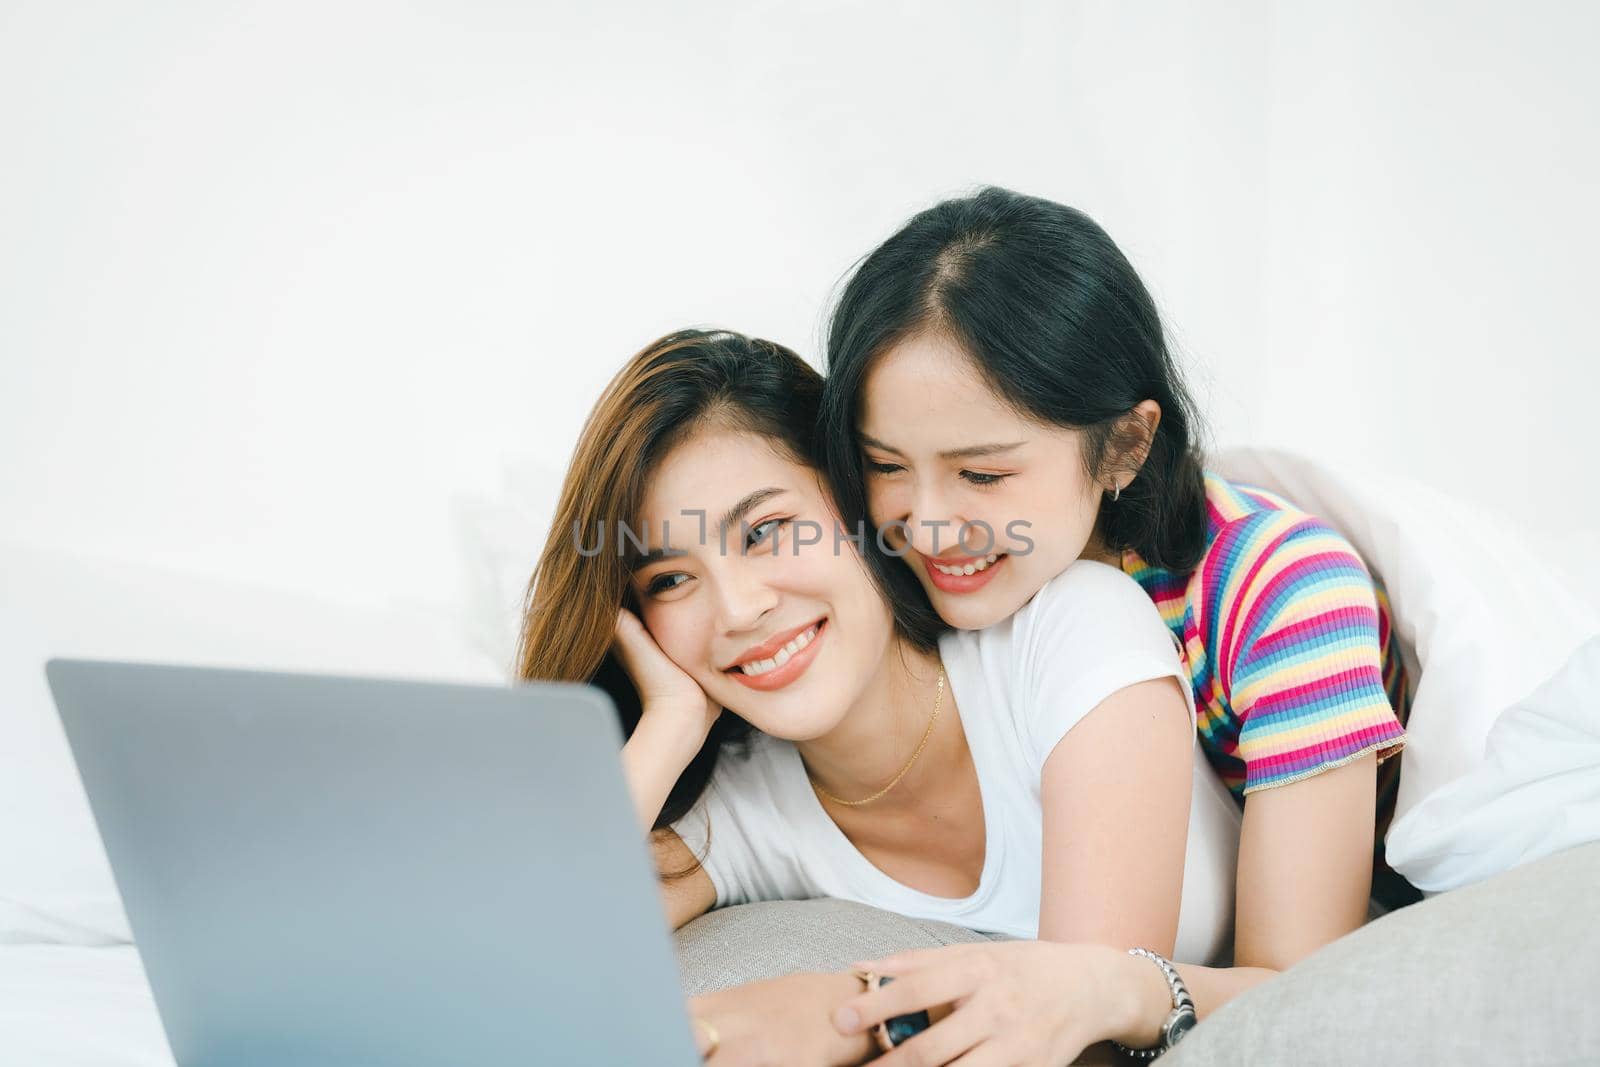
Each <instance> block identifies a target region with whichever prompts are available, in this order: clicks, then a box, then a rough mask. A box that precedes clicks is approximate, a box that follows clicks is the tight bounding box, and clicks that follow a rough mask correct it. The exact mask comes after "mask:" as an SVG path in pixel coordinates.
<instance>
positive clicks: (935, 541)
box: [886, 486, 981, 556]
mask: <svg viewBox="0 0 1600 1067" xmlns="http://www.w3.org/2000/svg"><path fill="white" fill-rule="evenodd" d="M892 517H893V518H899V519H900V520H901V521H902V522H904V523H905V524H906V527H907V529H905V530H899V531H897V538H896V539H901V538H904V539H908V540H909V541H910V544H911V548H912V549H914V550H915V551H916V552H918V553H919V554H921V555H924V556H939V555H947V554H949V553H951V552H955V551H959V546H958V544H957V541H958V540H959V538H960V536H961V526H962V524H963V523H965V522H966V521H967V520H966V517H965V516H964V515H960V514H958V513H957V512H955V511H954V510H952V509H951V507H950V504H949V502H948V501H947V500H946V499H945V498H944V496H943V494H941V493H939V492H938V491H937V488H936V487H934V486H928V487H926V488H924V487H920V486H919V487H918V488H917V489H916V490H915V491H914V492H913V493H912V494H911V510H910V511H908V512H906V513H905V515H903V516H892ZM969 536H978V537H980V538H981V534H975V535H969ZM886 540H887V539H886Z"/></svg>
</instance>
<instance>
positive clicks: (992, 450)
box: [861, 434, 1028, 459]
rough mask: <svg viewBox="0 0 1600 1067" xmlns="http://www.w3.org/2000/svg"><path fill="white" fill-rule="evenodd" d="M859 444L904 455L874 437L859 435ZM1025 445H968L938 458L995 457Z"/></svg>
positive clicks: (953, 449) (947, 450)
mask: <svg viewBox="0 0 1600 1067" xmlns="http://www.w3.org/2000/svg"><path fill="white" fill-rule="evenodd" d="M861 443H862V444H864V445H870V446H872V447H873V448H878V449H882V450H883V451H885V452H893V453H894V454H895V455H897V456H903V455H905V453H904V452H902V451H900V450H899V449H898V448H896V447H894V446H893V445H886V444H884V443H883V442H882V441H880V440H878V439H877V438H876V437H869V436H868V435H866V434H862V435H861ZM1027 443H1028V442H1026V441H1012V442H1011V443H1010V444H991V445H968V446H967V447H965V448H950V449H946V450H945V451H943V452H940V453H939V458H940V459H972V458H973V457H975V456H997V455H999V454H1000V453H1002V452H1010V451H1011V450H1012V449H1016V448H1021V447H1022V446H1023V445H1025V444H1027Z"/></svg>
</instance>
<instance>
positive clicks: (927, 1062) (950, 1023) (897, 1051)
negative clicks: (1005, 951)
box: [872, 982, 992, 1067]
mask: <svg viewBox="0 0 1600 1067" xmlns="http://www.w3.org/2000/svg"><path fill="white" fill-rule="evenodd" d="M899 984H900V983H898V982H896V983H895V985H899ZM990 1036H991V1035H990V1033H989V1032H988V1030H987V1028H986V1027H985V1026H984V1024H983V1022H982V1020H981V1016H980V1015H979V1014H978V1013H977V1012H975V1011H971V1010H966V1009H958V1010H957V1011H956V1012H955V1013H954V1014H952V1015H951V1016H950V1017H949V1018H947V1019H945V1020H944V1021H943V1022H941V1023H938V1024H937V1025H934V1026H930V1027H929V1028H928V1029H926V1030H924V1031H922V1033H920V1034H918V1035H916V1036H915V1037H913V1038H911V1039H910V1040H907V1041H902V1042H901V1043H900V1044H898V1045H896V1046H895V1047H894V1051H893V1052H886V1053H884V1054H883V1055H882V1056H879V1057H878V1058H877V1059H875V1060H873V1061H872V1063H873V1067H934V1065H935V1064H945V1063H949V1062H950V1061H951V1060H954V1059H956V1058H957V1057H958V1056H961V1055H962V1053H966V1052H969V1050H971V1049H973V1047H974V1046H979V1043H980V1042H983V1045H982V1046H980V1048H979V1051H982V1049H983V1048H987V1047H989V1045H990V1044H992V1042H988V1041H986V1040H985V1039H987V1038H989V1037H990ZM961 1062H963V1063H965V1062H966V1059H965V1058H963V1059H962V1060H961Z"/></svg>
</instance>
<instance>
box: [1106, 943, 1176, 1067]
mask: <svg viewBox="0 0 1600 1067" xmlns="http://www.w3.org/2000/svg"><path fill="white" fill-rule="evenodd" d="M1110 951H1111V952H1112V953H1113V955H1114V956H1115V959H1114V960H1112V961H1110V964H1109V965H1110V966H1111V968H1112V976H1113V977H1112V981H1110V982H1109V983H1108V986H1109V987H1110V988H1111V989H1112V990H1114V991H1115V992H1114V995H1113V1000H1114V1002H1115V1003H1114V1004H1113V1006H1112V1010H1111V1015H1110V1016H1109V1018H1110V1019H1111V1020H1112V1028H1111V1032H1109V1033H1107V1034H1105V1035H1104V1036H1105V1037H1107V1038H1109V1039H1110V1040H1112V1041H1116V1042H1119V1043H1121V1044H1123V1045H1127V1046H1128V1047H1129V1048H1150V1047H1151V1046H1153V1045H1155V1044H1156V1043H1157V1042H1159V1041H1160V1040H1161V1025H1162V1023H1164V1022H1165V1021H1166V1018H1167V1015H1168V1014H1170V1013H1171V1011H1172V991H1171V990H1170V989H1168V988H1167V981H1166V979H1165V978H1163V977H1162V975H1161V969H1160V968H1158V967H1156V966H1154V965H1152V964H1151V963H1150V961H1149V960H1147V959H1145V958H1143V957H1141V956H1130V955H1129V954H1128V953H1126V952H1118V951H1117V950H1115V949H1111V950H1110Z"/></svg>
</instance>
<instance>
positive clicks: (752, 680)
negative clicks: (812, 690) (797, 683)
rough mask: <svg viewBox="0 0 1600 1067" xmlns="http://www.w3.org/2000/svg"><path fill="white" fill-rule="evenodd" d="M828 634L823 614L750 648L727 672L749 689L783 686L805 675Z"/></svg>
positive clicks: (770, 688) (767, 690)
mask: <svg viewBox="0 0 1600 1067" xmlns="http://www.w3.org/2000/svg"><path fill="white" fill-rule="evenodd" d="M827 633H828V620H827V618H826V617H824V618H821V619H818V620H816V621H815V622H809V623H806V624H805V625H804V626H798V627H796V628H795V629H793V630H786V631H784V632H783V633H779V634H775V635H774V636H773V637H771V638H769V639H768V640H766V641H763V642H762V643H761V644H759V645H754V646H752V647H751V648H749V649H747V650H746V651H745V653H744V654H743V655H742V656H740V657H739V660H738V662H737V663H735V664H734V665H733V666H730V667H727V668H725V671H724V672H725V673H726V674H727V675H728V677H730V678H732V679H733V680H734V681H736V682H738V683H739V684H740V685H743V686H745V687H746V688H749V689H756V690H760V691H762V692H771V691H772V690H774V689H782V688H783V687H784V686H786V685H788V684H790V683H791V682H793V681H794V680H795V679H797V678H799V677H800V676H801V675H802V674H804V673H805V672H806V668H807V667H809V666H811V664H812V663H813V662H814V661H815V660H816V658H817V649H818V648H819V647H820V646H821V645H822V641H823V638H824V637H825V636H826V635H827ZM764 653H765V654H764ZM747 672H754V673H747Z"/></svg>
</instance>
